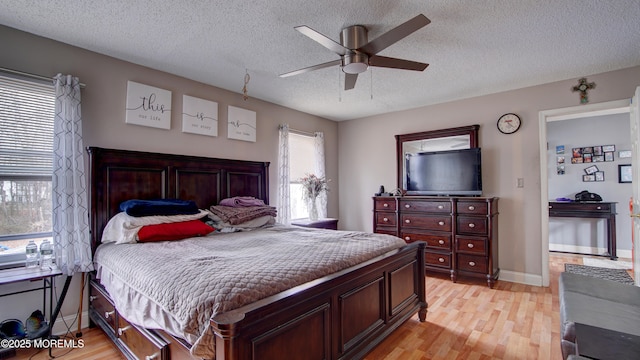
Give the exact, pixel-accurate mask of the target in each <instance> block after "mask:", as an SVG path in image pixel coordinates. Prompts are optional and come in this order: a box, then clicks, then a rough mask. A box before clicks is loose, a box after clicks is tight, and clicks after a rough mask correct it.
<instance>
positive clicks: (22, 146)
mask: <svg viewBox="0 0 640 360" xmlns="http://www.w3.org/2000/svg"><path fill="white" fill-rule="evenodd" d="M54 113H55V90H54V87H53V83H51V84H45V83H41V82H36V81H26V80H22V79H19V78H14V77H9V76H5V75H0V178H5V179H6V178H30V177H51V174H52V172H53V167H52V158H53V119H54Z"/></svg>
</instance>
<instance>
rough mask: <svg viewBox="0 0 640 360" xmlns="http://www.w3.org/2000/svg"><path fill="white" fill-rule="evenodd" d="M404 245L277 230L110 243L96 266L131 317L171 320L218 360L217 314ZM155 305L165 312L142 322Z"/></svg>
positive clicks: (371, 237) (379, 238) (196, 351)
mask: <svg viewBox="0 0 640 360" xmlns="http://www.w3.org/2000/svg"><path fill="white" fill-rule="evenodd" d="M404 245H405V243H404V241H403V240H402V239H399V238H397V237H393V236H389V235H382V234H370V233H362V232H346V231H332V230H316V229H305V228H297V227H285V226H274V227H271V228H265V229H260V230H254V231H250V232H241V233H229V234H219V233H213V234H210V235H209V236H206V237H201V238H192V239H186V240H181V241H166V242H156V243H144V244H142V243H138V244H104V245H101V246H100V247H99V248H98V250H97V252H96V254H95V257H94V262H95V263H96V269H97V270H98V276H99V277H102V278H104V279H103V280H106V278H107V277H108V278H109V279H110V280H109V281H102V283H103V284H104V285H105V287H106V288H107V291H108V292H109V293H110V294H111V295H112V297H113V298H114V302H115V303H116V304H115V305H116V307H117V308H118V310H119V311H120V312H121V314H122V315H123V316H124V317H125V318H126V319H128V320H129V321H130V322H133V323H137V324H138V325H141V326H144V327H148V328H153V327H163V326H164V325H163V324H165V323H168V322H171V323H173V324H174V325H173V326H170V327H171V329H168V332H170V333H173V334H174V335H176V336H179V337H182V338H184V339H187V340H188V341H189V342H191V343H192V348H191V353H192V354H193V355H194V356H198V357H202V358H214V356H215V349H214V342H213V332H212V330H211V329H210V328H209V320H210V319H211V318H212V317H213V316H215V315H216V314H219V313H223V312H226V311H229V310H233V309H236V308H239V307H241V306H243V305H246V304H249V303H252V302H254V301H257V300H259V299H262V298H265V297H267V296H270V295H274V294H276V293H278V292H281V291H284V290H287V289H290V288H292V287H294V286H297V285H300V284H303V283H305V282H308V281H311V280H313V279H317V278H319V277H322V276H326V275H328V274H331V273H334V272H337V271H340V270H342V269H345V268H347V267H350V266H353V265H356V264H358V263H361V262H363V261H366V260H369V259H372V258H374V257H376V256H378V255H381V254H384V253H386V252H388V251H391V250H394V249H398V248H400V247H402V246H404ZM112 284H113V285H112ZM109 286H112V287H113V289H110V288H109ZM123 289H124V290H123ZM131 292H136V293H137V294H135V295H132V294H131ZM114 294H121V296H124V297H126V298H124V299H119V298H117V295H114ZM141 298H142V299H144V300H148V302H149V304H151V305H149V304H147V303H143V302H142V301H141V300H140V299H141ZM141 303H142V304H141ZM140 307H142V308H143V309H139V308H140ZM149 307H156V308H160V309H161V313H162V314H160V315H145V316H141V315H140V314H142V313H144V311H145V309H146V308H149ZM157 313H158V312H156V313H155V314H157ZM151 314H154V312H153V311H152V312H151ZM150 317H152V318H155V319H149V318H150ZM160 318H165V320H163V319H160ZM166 319H169V320H166ZM154 325H155V326H154Z"/></svg>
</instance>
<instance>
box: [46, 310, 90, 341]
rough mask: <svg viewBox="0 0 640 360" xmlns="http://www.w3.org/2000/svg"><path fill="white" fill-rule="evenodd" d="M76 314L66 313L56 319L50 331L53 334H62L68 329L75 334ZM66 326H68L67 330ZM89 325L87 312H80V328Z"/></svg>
mask: <svg viewBox="0 0 640 360" xmlns="http://www.w3.org/2000/svg"><path fill="white" fill-rule="evenodd" d="M76 321H77V319H76V314H72V315H67V316H63V317H60V316H58V319H56V322H55V324H53V331H52V332H51V333H52V334H53V335H59V336H60V335H64V334H66V333H67V331H69V332H70V333H71V334H73V335H75V333H76V332H77V331H78V323H77V322H76ZM67 326H69V327H70V328H69V329H68V330H67ZM87 327H89V312H88V311H83V312H82V324H81V326H80V328H81V329H84V328H87Z"/></svg>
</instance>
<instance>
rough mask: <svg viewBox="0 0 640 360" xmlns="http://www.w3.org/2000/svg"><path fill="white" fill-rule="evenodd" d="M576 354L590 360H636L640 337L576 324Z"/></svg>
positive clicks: (639, 347)
mask: <svg viewBox="0 0 640 360" xmlns="http://www.w3.org/2000/svg"><path fill="white" fill-rule="evenodd" d="M576 353H577V354H578V355H580V356H584V357H587V358H590V359H600V360H636V359H638V358H639V356H640V355H639V354H640V336H636V335H631V334H626V333H621V332H618V331H614V330H609V329H603V328H599V327H597V326H591V325H585V324H580V323H576Z"/></svg>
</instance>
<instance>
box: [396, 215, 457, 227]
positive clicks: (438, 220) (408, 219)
mask: <svg viewBox="0 0 640 360" xmlns="http://www.w3.org/2000/svg"><path fill="white" fill-rule="evenodd" d="M400 221H401V223H402V224H401V225H402V226H403V227H406V228H418V229H424V230H436V231H451V216H428V215H419V214H402V215H401V216H400Z"/></svg>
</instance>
